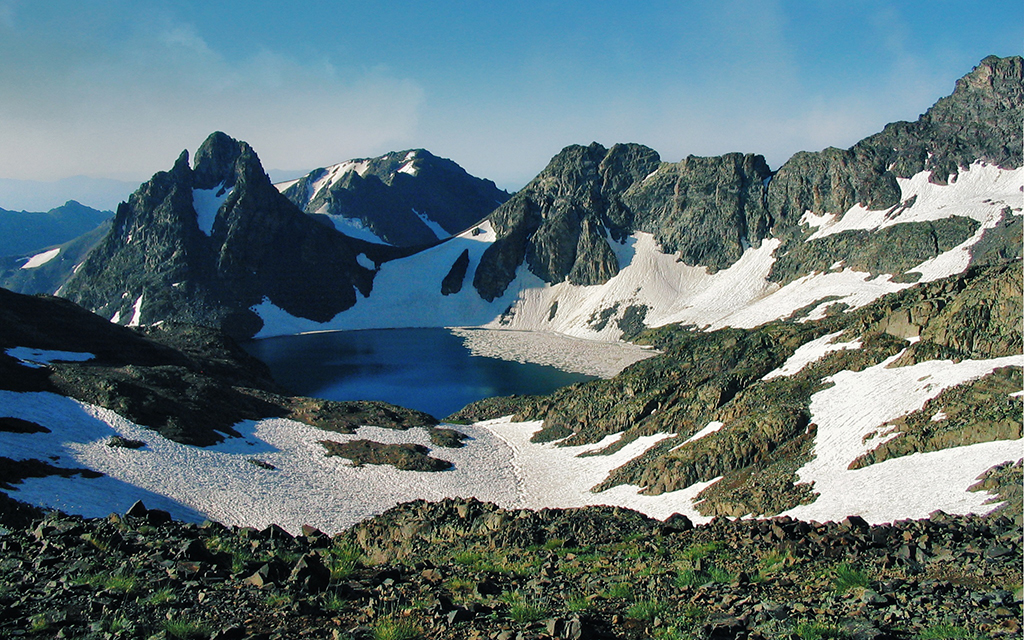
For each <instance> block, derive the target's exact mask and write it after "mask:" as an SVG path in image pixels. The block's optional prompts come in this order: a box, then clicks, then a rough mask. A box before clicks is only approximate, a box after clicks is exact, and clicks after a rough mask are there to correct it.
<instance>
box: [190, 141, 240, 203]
mask: <svg viewBox="0 0 1024 640" xmlns="http://www.w3.org/2000/svg"><path fill="white" fill-rule="evenodd" d="M246 151H250V152H251V149H249V145H248V144H246V143H244V142H239V141H238V140H235V139H234V138H232V137H231V136H229V135H227V134H225V133H222V132H220V131H215V132H213V133H211V134H210V135H209V136H208V137H207V138H206V140H205V141H203V144H201V145H200V146H199V149H198V150H197V151H196V157H195V162H194V167H193V172H194V174H195V183H194V184H195V188H196V189H212V188H214V187H216V186H217V185H220V184H222V183H223V184H224V186H225V187H228V188H230V187H231V186H233V184H234V178H235V164H236V163H237V162H238V159H239V157H241V156H242V155H243V153H244V152H246ZM229 183H230V184H229Z"/></svg>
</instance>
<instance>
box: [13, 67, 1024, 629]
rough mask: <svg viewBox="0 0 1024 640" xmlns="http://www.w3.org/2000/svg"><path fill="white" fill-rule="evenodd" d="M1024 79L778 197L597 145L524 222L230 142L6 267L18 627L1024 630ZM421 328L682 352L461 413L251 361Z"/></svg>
mask: <svg viewBox="0 0 1024 640" xmlns="http://www.w3.org/2000/svg"><path fill="white" fill-rule="evenodd" d="M1022 63H1024V61H1022V59H1021V58H1020V57H1013V58H996V57H989V58H985V59H984V60H982V61H981V63H980V64H979V65H978V66H977V67H976V68H975V69H974V70H973V71H972V72H971V73H970V74H968V75H966V76H965V77H964V78H962V79H960V80H959V81H958V82H957V84H956V87H955V89H954V91H953V92H952V94H951V95H949V96H947V97H944V98H941V99H940V100H938V101H937V102H936V103H935V105H934V106H933V107H931V108H930V109H929V110H928V111H927V112H926V113H925V114H923V115H922V116H921V117H920V118H919V119H918V120H917V121H914V122H897V123H893V124H890V125H888V126H886V127H885V128H884V130H883V131H881V132H879V133H877V134H875V135H873V136H870V137H868V138H866V139H864V140H862V141H861V142H859V143H857V144H856V145H854V146H853V147H851V148H850V149H845V150H844V149H835V148H828V149H825V150H823V151H820V152H802V153H798V154H796V155H795V156H793V157H792V158H791V159H790V160H789V161H787V162H786V163H785V164H783V165H782V166H781V167H779V168H778V169H776V170H773V169H771V168H770V167H769V166H768V165H767V163H766V162H765V160H764V158H763V157H761V156H759V155H756V154H741V153H730V154H726V155H722V156H718V157H708V158H703V157H695V156H690V157H687V158H685V159H683V160H681V161H679V162H663V161H662V160H661V157H660V155H659V154H658V153H657V152H656V151H654V150H653V149H650V148H648V147H645V146H643V145H639V144H632V143H630V144H614V145H612V146H610V147H605V146H603V145H600V144H598V143H596V142H595V143H592V144H590V145H587V146H582V145H574V146H570V147H567V148H565V149H563V150H562V151H561V152H559V153H558V154H557V155H556V156H555V157H554V158H552V159H551V161H550V162H549V164H548V165H547V167H545V168H544V169H543V170H542V171H541V172H540V173H539V174H538V175H537V176H536V177H535V178H534V179H533V180H532V181H530V182H529V184H527V185H526V186H525V187H524V188H523V189H521V190H519V191H518V192H516V193H514V194H511V195H510V194H507V193H505V192H504V191H501V190H499V189H498V188H497V187H496V186H495V185H494V183H492V182H490V181H488V180H482V179H479V178H475V177H472V176H470V175H469V174H467V173H466V172H465V171H463V170H462V169H461V168H460V167H458V165H456V164H455V163H454V162H451V161H450V160H446V159H442V158H438V157H436V156H434V155H432V154H430V153H429V152H428V151H425V150H421V149H417V150H407V151H400V152H394V153H390V154H386V155H384V156H380V157H378V158H370V159H359V160H352V161H348V162H345V163H340V164H337V165H333V166H330V167H327V168H323V169H318V170H316V171H314V172H312V173H310V174H308V175H306V176H304V177H303V178H300V179H298V180H295V181H291V182H288V183H282V184H277V185H274V184H272V183H271V181H270V179H269V177H267V175H266V173H265V172H264V170H263V167H262V164H261V163H260V160H259V158H258V156H257V155H256V152H255V151H254V150H253V149H252V148H251V147H250V146H249V145H248V144H247V143H245V142H241V141H238V140H235V139H233V138H231V137H230V136H228V135H226V134H224V133H219V132H218V133H214V134H212V135H210V136H209V137H208V138H207V139H206V140H205V141H204V142H203V143H202V145H201V146H200V147H199V149H198V150H197V151H196V153H195V154H194V156H193V157H192V160H191V162H190V160H189V154H188V153H187V152H183V153H182V155H181V156H180V157H179V158H178V159H177V161H176V162H175V163H174V165H173V167H172V168H171V170H170V171H166V172H161V173H158V174H156V175H154V176H153V178H152V179H151V180H150V181H148V182H146V183H145V184H143V185H142V186H140V188H139V189H138V190H137V191H136V192H135V193H134V194H132V196H131V197H130V198H129V199H128V201H127V202H125V203H122V204H121V205H120V206H119V207H118V210H117V212H116V213H115V215H114V218H113V220H112V221H111V222H110V223H109V227H100V228H99V229H97V230H94V231H93V232H91V235H85V236H81V237H79V238H77V239H75V240H73V241H71V242H70V243H67V244H64V245H61V250H60V252H59V253H55V254H53V256H51V258H53V257H57V256H59V260H50V261H46V260H43V258H42V257H40V258H39V260H38V261H37V262H38V264H35V263H33V262H32V261H33V260H36V257H35V256H28V255H21V256H17V260H19V261H20V263H15V262H12V264H11V265H6V263H0V277H3V283H4V285H5V286H7V287H8V288H9V289H13V290H12V291H8V290H7V289H0V462H2V463H3V465H2V466H3V471H0V490H2V491H0V526H2V527H4V529H0V567H3V571H2V572H0V573H3V574H5V575H6V576H8V577H7V578H4V579H2V580H0V602H2V603H3V605H4V607H3V609H4V613H3V614H0V629H2V630H3V631H0V633H3V634H11V637H13V636H14V635H26V636H28V637H52V635H53V634H54V633H55V632H56V630H57V629H69V631H68V632H67V634H65V636H58V637H122V636H123V637H153V635H154V634H156V636H155V637H207V638H219V639H221V640H224V639H227V638H291V637H304V636H309V637H332V636H333V637H335V638H341V637H348V638H364V637H365V638H369V637H374V638H384V637H392V638H399V637H401V638H412V637H418V636H426V637H432V638H434V637H436V638H449V637H450V638H481V639H482V638H495V639H503V640H510V639H512V638H556V637H557V638H586V637H609V638H612V637H617V638H640V637H658V638H687V637H699V638H729V639H733V638H749V639H755V638H774V637H785V638H856V639H861V638H863V639H865V640H866V639H883V638H901V639H909V638H945V637H949V638H952V637H964V638H985V637H989V638H994V637H1019V635H1020V624H1019V613H1020V611H1021V606H1022V591H1021V569H1020V562H1019V561H1020V557H1021V555H1020V554H1021V527H1022V524H1024V507H1022V504H1021V490H1020V487H1021V462H1022V459H1024V458H1022V451H1021V437H1022V427H1024V420H1022V419H1021V416H1022V414H1024V405H1022V401H1024V390H1022V385H1024V373H1022V372H1024V338H1022V331H1024V273H1022V246H1024V238H1022V220H1024V157H1022V156H1024V138H1022V133H1021V127H1020V113H1021V109H1022V108H1024V69H1022V66H1024V65H1022ZM33 251H34V250H33ZM38 255H39V256H42V255H44V254H38ZM26 258H28V262H26V261H25V259H26ZM12 260H13V259H12ZM15 264H21V265H22V266H18V267H17V268H15V266H12V265H15ZM5 265H6V266H5ZM26 265H31V268H27V269H26V268H24V267H25V266H26ZM8 266H9V267H10V268H8ZM22 272H24V273H22ZM16 291H17V292H16ZM43 293H46V294H53V295H27V294H43ZM125 325H127V326H125ZM413 327H460V328H461V329H460V330H459V333H457V335H461V336H463V337H464V338H465V340H466V341H467V344H472V343H473V340H476V341H477V342H476V345H477V346H475V347H474V348H479V349H481V350H482V351H483V352H485V353H488V355H495V354H499V355H504V356H505V357H513V353H515V354H516V356H515V357H520V356H521V355H522V354H523V353H526V354H527V357H531V356H530V352H531V350H532V351H534V352H537V351H538V350H539V349H540V347H539V346H537V345H538V344H540V343H529V342H525V341H524V342H519V343H517V344H512V342H513V341H514V338H509V342H508V343H502V342H501V341H500V340H497V339H489V338H487V337H486V336H485V335H483V334H477V335H473V334H474V332H475V331H476V330H478V329H481V328H484V329H489V330H493V331H503V332H506V333H505V335H508V336H514V335H515V332H532V333H533V334H540V333H547V334H558V335H561V336H564V337H568V338H572V339H574V340H577V341H580V340H588V341H595V342H604V343H617V342H620V341H628V342H630V343H632V344H633V345H636V346H638V347H644V348H645V350H646V351H644V353H642V355H641V356H637V357H636V358H635V360H636V361H635V362H634V361H633V360H630V362H631V364H629V365H628V366H624V368H622V367H618V368H616V369H615V370H614V371H608V372H607V375H603V376H602V379H598V380H593V381H589V382H583V383H578V384H573V385H570V386H567V387H563V388H561V389H558V390H556V391H554V392H553V393H550V394H547V395H540V396H505V397H494V398H487V399H484V400H481V401H479V402H475V403H472V404H470V405H468V406H466V407H464V408H462V409H461V410H459V411H457V412H455V413H453V414H452V415H449V416H431V415H428V414H426V413H423V412H419V411H414V410H411V409H405V408H402V407H398V406H394V405H391V404H387V403H383V402H370V401H353V402H337V401H329V400H322V399H315V398H306V397H299V396H295V395H293V394H291V393H289V392H287V391H286V390H285V389H284V388H283V387H282V383H284V381H281V380H278V381H275V380H273V379H272V377H271V375H270V372H269V370H268V369H267V367H266V366H265V365H264V364H263V363H262V362H260V361H259V360H256V359H255V358H253V357H252V356H250V355H248V354H247V353H246V352H245V350H243V349H242V348H241V347H239V345H238V342H237V341H238V340H247V339H254V338H255V339H261V338H267V337H271V336H284V335H292V334H297V333H303V332H313V331H350V330H360V329H384V328H413ZM488 340H491V342H490V343H488V342H487V341H488ZM531 344H532V346H531ZM558 344H569V345H571V343H558ZM524 345H525V346H524ZM559 348H561V347H559ZM564 349H565V350H572V347H571V346H566V347H564ZM581 351H584V350H582V349H581ZM646 356H651V357H646ZM532 357H533V358H535V359H536V358H538V357H539V355H538V354H537V353H533V355H532ZM588 357H591V358H596V357H597V356H588ZM569 360H571V358H570V357H568V356H566V357H563V358H562V359H561V362H566V361H569ZM591 364H592V365H593V366H595V367H596V366H597V365H596V364H594V363H591ZM623 365H625V363H623ZM619 369H621V371H619ZM140 500H141V501H143V502H144V506H143V505H142V504H139V503H138V502H137V501H140ZM50 509H56V510H59V513H58V512H51V513H48V514H47V513H45V512H44V511H43V510H50ZM108 514H114V515H109V517H108ZM212 521H216V522H217V523H219V524H216V523H214V522H212ZM822 523H825V524H822ZM101 554H106V555H107V556H108V557H109V558H111V560H110V564H109V566H108V567H106V568H104V569H103V570H102V571H101V570H98V569H97V568H96V563H97V562H98V561H97V559H96V557H97V556H98V555H101ZM115 565H116V566H115ZM115 578H118V579H122V580H125V581H127V582H122V583H120V584H121V586H118V583H116V582H112V581H113V580H115ZM19 581H20V582H21V583H24V584H25V585H26V587H25V589H24V591H23V592H22V591H19V586H18V585H19V583H20V582H19ZM142 584H146V585H151V586H152V589H150V588H149V586H147V587H146V588H145V589H143V588H142V586H141V585H142ZM125 585H127V586H125ZM146 590H149V591H151V592H152V593H164V595H165V596H166V597H165V598H164V599H163V600H162V601H160V602H157V601H151V600H150V599H149V598H150V596H151V595H152V594H146V593H144V592H145V591H146ZM530 606H532V607H534V609H530V608H529V607H530ZM57 610H63V611H65V613H64V614H63V617H60V615H58V614H56V613H54V612H55V611H57ZM239 610H245V611H247V612H248V613H247V617H243V616H240V614H239ZM172 611H174V612H177V613H180V614H181V615H180V616H176V615H172ZM175 619H181V620H187V621H190V624H191V623H194V624H193V626H192V627H190V628H188V629H186V628H185V627H182V628H180V629H175V630H172V629H171V628H170V626H168V623H167V622H165V620H166V621H172V620H175ZM388 625H390V626H391V627H394V628H398V627H402V625H405V627H404V628H405V631H392V632H391V633H394V634H398V635H390V636H388V635H384V634H385V633H386V632H385V631H384V630H383V629H385V628H387V627H388ZM190 629H191V630H190ZM943 629H944V631H943ZM16 631H17V633H15V632H16ZM403 633H404V634H406V635H401V634H403ZM929 633H930V634H932V635H928V634H929ZM942 633H946V634H948V635H941V634H942ZM68 634H71V635H68ZM104 634H105V635H104ZM160 634H163V635H162V636H161V635H160Z"/></svg>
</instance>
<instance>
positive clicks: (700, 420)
mask: <svg viewBox="0 0 1024 640" xmlns="http://www.w3.org/2000/svg"><path fill="white" fill-rule="evenodd" d="M1021 279H1022V278H1021V266H1020V263H1019V262H1016V263H1012V264H1009V265H1003V266H998V267H988V268H984V269H975V270H970V271H968V272H967V273H965V274H963V275H960V276H954V277H950V278H947V279H945V280H939V281H936V282H932V283H927V284H922V285H918V286H916V287H912V288H910V289H907V290H905V291H902V292H900V293H896V294H890V295H888V296H885V297H883V298H881V299H880V300H878V301H877V302H875V303H872V304H870V305H867V306H865V307H863V308H862V309H859V310H857V311H855V312H846V313H832V314H830V315H828V316H827V317H825V318H822V319H820V320H814V321H807V322H793V321H792V319H790V320H788V321H780V322H772V323H768V324H766V325H763V326H761V327H758V328H756V329H753V330H743V329H720V330H718V331H713V332H698V331H694V330H693V329H692V328H688V327H678V326H670V327H663V328H660V329H654V330H649V331H647V332H645V333H642V334H640V336H639V337H638V338H637V340H638V341H639V342H641V343H647V344H653V345H654V346H656V347H658V348H659V349H660V350H661V351H662V352H663V353H662V355H660V356H658V357H656V358H652V359H649V360H644V361H641V362H638V363H636V364H634V365H632V366H631V367H629V368H628V369H626V370H625V371H623V372H622V373H621V374H619V375H618V376H616V377H615V378H613V379H611V380H599V381H593V382H588V383H583V384H579V385H573V386H572V387H566V388H563V389H560V390H559V391H556V392H555V393H553V394H551V395H550V396H543V397H520V398H494V399H490V400H485V401H481V402H480V403H476V404H474V405H470V406H469V407H467V408H465V409H464V410H462V411H461V412H459V413H457V414H455V415H454V416H451V417H450V419H453V420H456V421H479V420H486V419H492V418H497V417H499V416H505V415H509V414H511V413H514V414H515V416H514V418H513V419H514V420H517V421H519V420H540V421H542V422H543V428H542V429H541V430H540V431H538V432H537V433H536V435H534V437H533V439H534V441H536V442H548V441H555V440H557V441H559V444H560V445H564V446H575V445H580V444H587V443H597V442H600V441H601V440H602V439H604V438H606V437H607V436H609V435H612V434H622V437H621V439H620V440H619V441H618V442H617V443H616V445H614V446H613V447H610V448H609V449H608V450H606V452H610V451H613V450H615V449H617V448H620V447H622V446H624V445H625V444H626V443H628V442H630V441H632V440H634V439H636V438H638V437H640V436H650V435H654V434H676V436H677V437H672V438H667V439H664V440H662V441H661V442H660V443H659V444H658V445H657V446H654V447H652V448H651V449H649V450H648V451H647V452H646V453H645V454H644V455H642V456H640V457H638V458H635V459H634V460H632V461H630V462H629V463H628V464H627V465H625V466H624V467H622V468H620V469H618V470H616V471H615V472H613V473H612V474H611V476H610V477H609V478H608V479H607V480H606V481H605V482H604V483H602V484H601V485H600V486H598V487H597V489H608V488H610V487H612V486H615V485H617V484H621V483H628V484H631V485H637V486H639V487H646V490H645V493H648V494H660V493H663V492H669V491H675V490H678V489H683V488H685V487H690V486H692V485H694V484H696V483H706V482H711V483H712V484H711V486H709V487H708V488H707V489H706V490H704V491H703V492H701V493H700V494H699V495H697V497H696V498H695V499H694V503H695V506H696V508H697V510H698V511H700V512H701V513H702V514H705V515H728V516H741V515H747V514H753V515H774V514H778V513H781V512H783V511H786V510H788V509H792V508H794V507H796V506H798V505H801V504H808V503H813V502H814V500H815V497H816V495H815V491H814V486H813V483H811V484H808V483H807V482H802V483H801V482H800V481H799V479H798V476H797V474H796V472H797V469H799V468H801V467H803V466H804V465H805V464H806V463H807V462H808V461H810V460H812V459H813V458H814V455H815V454H814V451H815V447H817V449H816V450H817V455H818V456H822V455H823V453H822V450H821V447H822V445H821V444H818V445H815V442H816V429H817V428H818V425H816V424H815V420H816V413H815V410H814V409H813V407H812V405H813V402H814V401H813V398H814V397H815V394H817V393H819V392H821V391H822V390H824V389H827V388H829V386H830V385H831V384H832V380H833V379H834V378H835V377H836V376H837V374H839V373H840V372H863V371H865V370H867V369H869V368H871V367H879V366H887V367H889V368H892V367H911V366H913V365H916V364H922V363H934V364H936V365H938V366H939V367H940V368H939V369H937V370H936V371H935V372H933V373H931V374H929V375H935V377H936V379H938V378H939V377H940V376H939V374H938V373H937V372H938V371H940V370H941V367H943V366H947V365H949V366H952V365H954V363H956V362H960V361H963V360H970V359H973V360H978V361H986V360H987V361H992V362H1001V361H999V360H998V359H999V358H1005V357H1011V358H1012V357H1014V356H1016V360H1013V362H1015V364H1014V365H1013V366H1012V367H1010V368H1000V366H1001V365H998V364H994V365H993V366H992V373H991V374H990V375H988V376H986V377H982V378H981V379H980V380H978V381H977V382H967V383H964V384H954V385H953V386H951V387H950V388H949V390H948V391H946V392H943V394H941V395H940V394H938V393H936V397H934V398H933V399H931V400H930V401H929V402H928V403H927V404H924V406H923V407H922V408H920V409H918V410H916V411H913V412H912V413H905V414H902V415H903V416H905V417H900V418H899V419H898V420H896V421H894V422H893V423H891V425H878V431H879V432H882V431H886V432H887V433H886V435H887V439H886V440H885V441H884V443H878V444H879V445H881V446H879V447H878V448H877V449H875V448H874V446H873V445H871V444H867V445H866V450H865V455H864V456H862V457H861V458H858V460H857V461H856V462H855V461H854V460H853V459H851V460H849V461H848V462H850V463H851V468H861V467H863V466H867V465H870V464H872V463H875V462H881V461H882V460H885V459H888V458H889V457H894V456H898V455H908V454H910V453H914V452H921V451H934V450H937V449H944V448H948V447H953V446H963V445H968V444H972V443H978V442H988V441H995V440H1007V441H1013V440H1016V441H1019V440H1020V438H1021V435H1022V434H1021V425H1022V423H1021V420H1020V419H1019V418H1020V414H1021V411H1022V409H1021V402H1020V400H1021V399H1020V375H1021V373H1020V372H1021V368H1020V365H1021V362H1022V361H1021V360H1020V354H1021V353H1022V351H1024V345H1022V343H1021V330H1022V326H1021V318H1022V317H1024V307H1022V306H1021V299H1022V296H1024V291H1022V290H1021ZM815 344H820V345H821V346H819V347H815V346H814V345H815ZM833 344H835V345H839V347H831V350H830V348H829V347H828V346H827V345H833ZM808 348H816V349H818V351H816V352H815V356H816V357H811V358H810V359H804V360H802V359H801V357H800V356H798V355H797V354H798V352H800V351H801V350H802V349H808ZM790 362H793V363H796V364H787V363H790ZM1009 362H1011V360H1008V361H1007V363H1009ZM943 363H945V364H943ZM783 372H785V373H783ZM888 392H889V393H890V394H899V393H901V391H900V390H898V389H895V388H892V389H889V391H888ZM936 415H941V417H940V418H935V416H936ZM817 419H818V420H819V421H820V418H817ZM710 425H716V426H715V428H714V429H712V430H711V431H712V432H711V433H708V430H707V429H706V427H708V426H710ZM915 425H916V426H915ZM689 438H693V440H692V442H691V441H689V440H687V439H689ZM865 440H866V441H868V440H870V438H869V437H867V436H865ZM1011 462H1012V460H1011Z"/></svg>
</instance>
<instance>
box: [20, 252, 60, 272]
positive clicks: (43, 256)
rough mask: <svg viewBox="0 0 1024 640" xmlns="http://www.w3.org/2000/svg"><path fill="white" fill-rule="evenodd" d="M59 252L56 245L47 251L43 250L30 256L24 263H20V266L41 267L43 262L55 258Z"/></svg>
mask: <svg viewBox="0 0 1024 640" xmlns="http://www.w3.org/2000/svg"><path fill="white" fill-rule="evenodd" d="M59 253H60V247H57V248H55V249H50V250H49V251H44V252H42V253H37V254H36V255H34V256H32V257H31V258H29V259H28V261H27V262H26V263H25V264H23V265H21V268H22V269H35V268H37V267H41V266H43V265H44V264H46V263H47V262H49V261H50V260H53V259H54V258H56V257H57V254H59Z"/></svg>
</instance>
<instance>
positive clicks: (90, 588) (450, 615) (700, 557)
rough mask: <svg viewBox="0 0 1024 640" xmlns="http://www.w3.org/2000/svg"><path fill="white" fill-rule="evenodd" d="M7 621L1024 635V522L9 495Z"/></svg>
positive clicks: (298, 633) (325, 633)
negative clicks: (336, 516) (700, 521)
mask: <svg viewBox="0 0 1024 640" xmlns="http://www.w3.org/2000/svg"><path fill="white" fill-rule="evenodd" d="M0 506H2V511H0V513H2V519H0V522H2V523H3V526H5V527H7V529H10V531H9V532H8V533H5V534H3V535H0V636H3V637H30V638H44V637H45V638H49V637H64V638H153V637H156V638H217V639H227V638H299V637H311V638H414V637H426V638H493V639H513V638H647V637H655V638H750V639H754V638H858V639H859V638H878V639H881V638H915V637H922V638H923V637H929V638H953V637H956V638H986V637H991V638H997V637H1020V623H1019V620H1020V614H1021V591H1020V585H1021V569H1020V554H1021V530H1020V527H1019V525H1015V524H1013V522H1012V521H1011V520H1010V519H1009V518H1006V517H1001V516H995V517H989V518H980V517H973V516H972V517H960V516H949V515H946V514H942V513H939V512H937V513H935V514H933V516H932V518H931V519H930V520H926V521H903V522H897V523H894V524H892V525H886V526H874V527H871V526H868V525H867V524H866V523H865V522H864V521H863V520H860V519H859V518H856V517H851V518H848V519H846V520H845V521H843V522H842V523H828V524H816V523H804V522H799V521H794V520H789V519H786V518H782V519H775V520H765V521H728V520H724V519H717V520H715V521H713V522H712V523H710V524H708V525H706V526H698V527H693V526H692V525H691V524H690V523H689V521H688V520H686V518H683V517H679V516H676V517H673V518H670V519H669V520H668V521H666V522H658V521H655V520H651V519H649V518H646V517H644V516H642V515H640V514H637V513H635V512H631V511H628V510H622V509H613V508H606V507H594V508H588V509H580V510H544V511H539V512H530V511H507V510H502V509H499V508H497V507H495V506H494V505H490V504H484V503H480V502H478V501H475V500H472V499H470V500H446V501H443V502H440V503H425V502H415V503H409V504H406V505H402V506H399V507H396V508H395V509H392V510H391V511H389V512H387V513H385V514H383V515H381V516H378V517H377V518H374V519H372V520H370V521H367V522H365V523H363V524H362V525H359V526H357V527H355V528H354V529H352V530H350V531H347V532H344V533H342V534H339V535H337V536H335V537H333V538H331V537H328V536H326V535H324V534H322V533H320V532H319V531H316V530H313V529H304V530H303V532H302V533H301V534H300V535H297V536H292V535H290V534H289V533H287V532H285V531H283V530H282V529H280V528H278V527H275V526H271V527H268V528H267V529H265V530H263V531H257V530H255V529H249V528H237V527H233V528H228V527H224V526H222V525H219V524H215V523H210V522H207V523H204V524H201V525H197V524H186V523H181V522H175V521H172V520H171V519H170V518H169V516H168V515H167V514H166V513H165V512H161V511H156V510H148V509H146V508H145V507H144V506H143V505H141V504H136V505H135V506H134V507H132V509H130V510H129V511H128V513H127V514H125V515H111V516H110V517H108V518H105V519H97V520H84V519H81V518H77V517H72V516H67V515H62V514H59V513H50V514H45V515H43V514H41V513H39V512H38V511H35V510H33V509H30V508H27V507H24V506H22V505H19V504H16V503H13V501H9V500H4V501H3V502H0Z"/></svg>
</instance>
